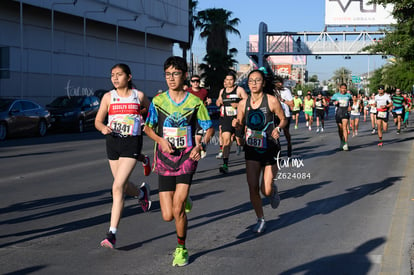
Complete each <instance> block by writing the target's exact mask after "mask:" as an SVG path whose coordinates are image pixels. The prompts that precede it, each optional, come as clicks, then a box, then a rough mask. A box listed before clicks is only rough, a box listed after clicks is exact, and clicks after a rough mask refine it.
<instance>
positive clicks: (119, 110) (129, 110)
mask: <svg viewBox="0 0 414 275" xmlns="http://www.w3.org/2000/svg"><path fill="white" fill-rule="evenodd" d="M140 111H141V104H140V101H139V97H138V91H137V90H136V89H132V93H131V95H130V96H129V97H120V96H119V95H118V93H117V92H116V90H112V91H111V102H110V104H109V109H108V126H109V127H110V128H111V129H112V132H114V133H117V134H120V135H123V136H139V135H141V113H140Z"/></svg>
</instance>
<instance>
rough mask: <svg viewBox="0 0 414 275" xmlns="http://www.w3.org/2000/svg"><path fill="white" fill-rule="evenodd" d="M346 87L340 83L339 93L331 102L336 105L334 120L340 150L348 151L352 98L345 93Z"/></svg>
mask: <svg viewBox="0 0 414 275" xmlns="http://www.w3.org/2000/svg"><path fill="white" fill-rule="evenodd" d="M346 89H347V86H346V84H345V83H342V84H341V85H340V86H339V92H338V93H336V94H334V95H333V96H332V99H331V100H332V102H333V103H334V105H336V113H335V119H336V124H337V125H338V135H339V139H340V141H341V143H340V149H342V150H344V151H348V150H349V147H348V120H349V112H350V111H351V101H352V96H351V95H350V94H349V93H347V91H346Z"/></svg>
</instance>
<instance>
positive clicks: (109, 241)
mask: <svg viewBox="0 0 414 275" xmlns="http://www.w3.org/2000/svg"><path fill="white" fill-rule="evenodd" d="M115 243H116V238H115V234H113V233H112V232H108V234H106V239H105V240H103V241H102V242H101V246H102V247H108V248H111V249H114V248H115Z"/></svg>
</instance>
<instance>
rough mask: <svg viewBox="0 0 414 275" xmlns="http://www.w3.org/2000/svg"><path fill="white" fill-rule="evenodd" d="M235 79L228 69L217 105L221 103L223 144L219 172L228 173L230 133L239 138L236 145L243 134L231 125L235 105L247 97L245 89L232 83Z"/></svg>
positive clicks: (234, 113) (235, 111) (235, 112)
mask: <svg viewBox="0 0 414 275" xmlns="http://www.w3.org/2000/svg"><path fill="white" fill-rule="evenodd" d="M235 81H236V75H235V74H234V73H233V72H232V71H229V72H228V73H227V75H226V77H225V79H224V88H223V89H221V90H220V93H219V96H218V99H217V103H216V104H217V106H220V105H223V106H222V108H221V110H222V111H221V116H222V119H221V124H220V125H221V138H222V146H223V165H222V166H221V167H220V169H219V171H220V173H228V171H229V167H228V163H229V155H230V148H231V143H232V135H233V134H235V135H236V138H237V139H239V141H238V143H237V144H238V146H241V144H242V143H241V142H242V141H241V140H240V139H241V138H242V136H243V133H242V129H240V130H238V131H237V132H236V131H235V129H234V127H233V126H232V121H233V119H235V118H236V115H237V108H238V107H237V106H238V105H239V101H240V100H241V99H245V98H247V94H246V91H245V90H244V89H243V88H242V87H239V86H237V85H235V84H234V82H235Z"/></svg>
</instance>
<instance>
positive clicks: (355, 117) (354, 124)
mask: <svg viewBox="0 0 414 275" xmlns="http://www.w3.org/2000/svg"><path fill="white" fill-rule="evenodd" d="M362 109H363V105H362V101H361V99H360V98H358V97H357V96H356V95H353V96H352V106H351V129H352V137H354V136H357V135H358V126H359V116H360V115H361V110H362Z"/></svg>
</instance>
